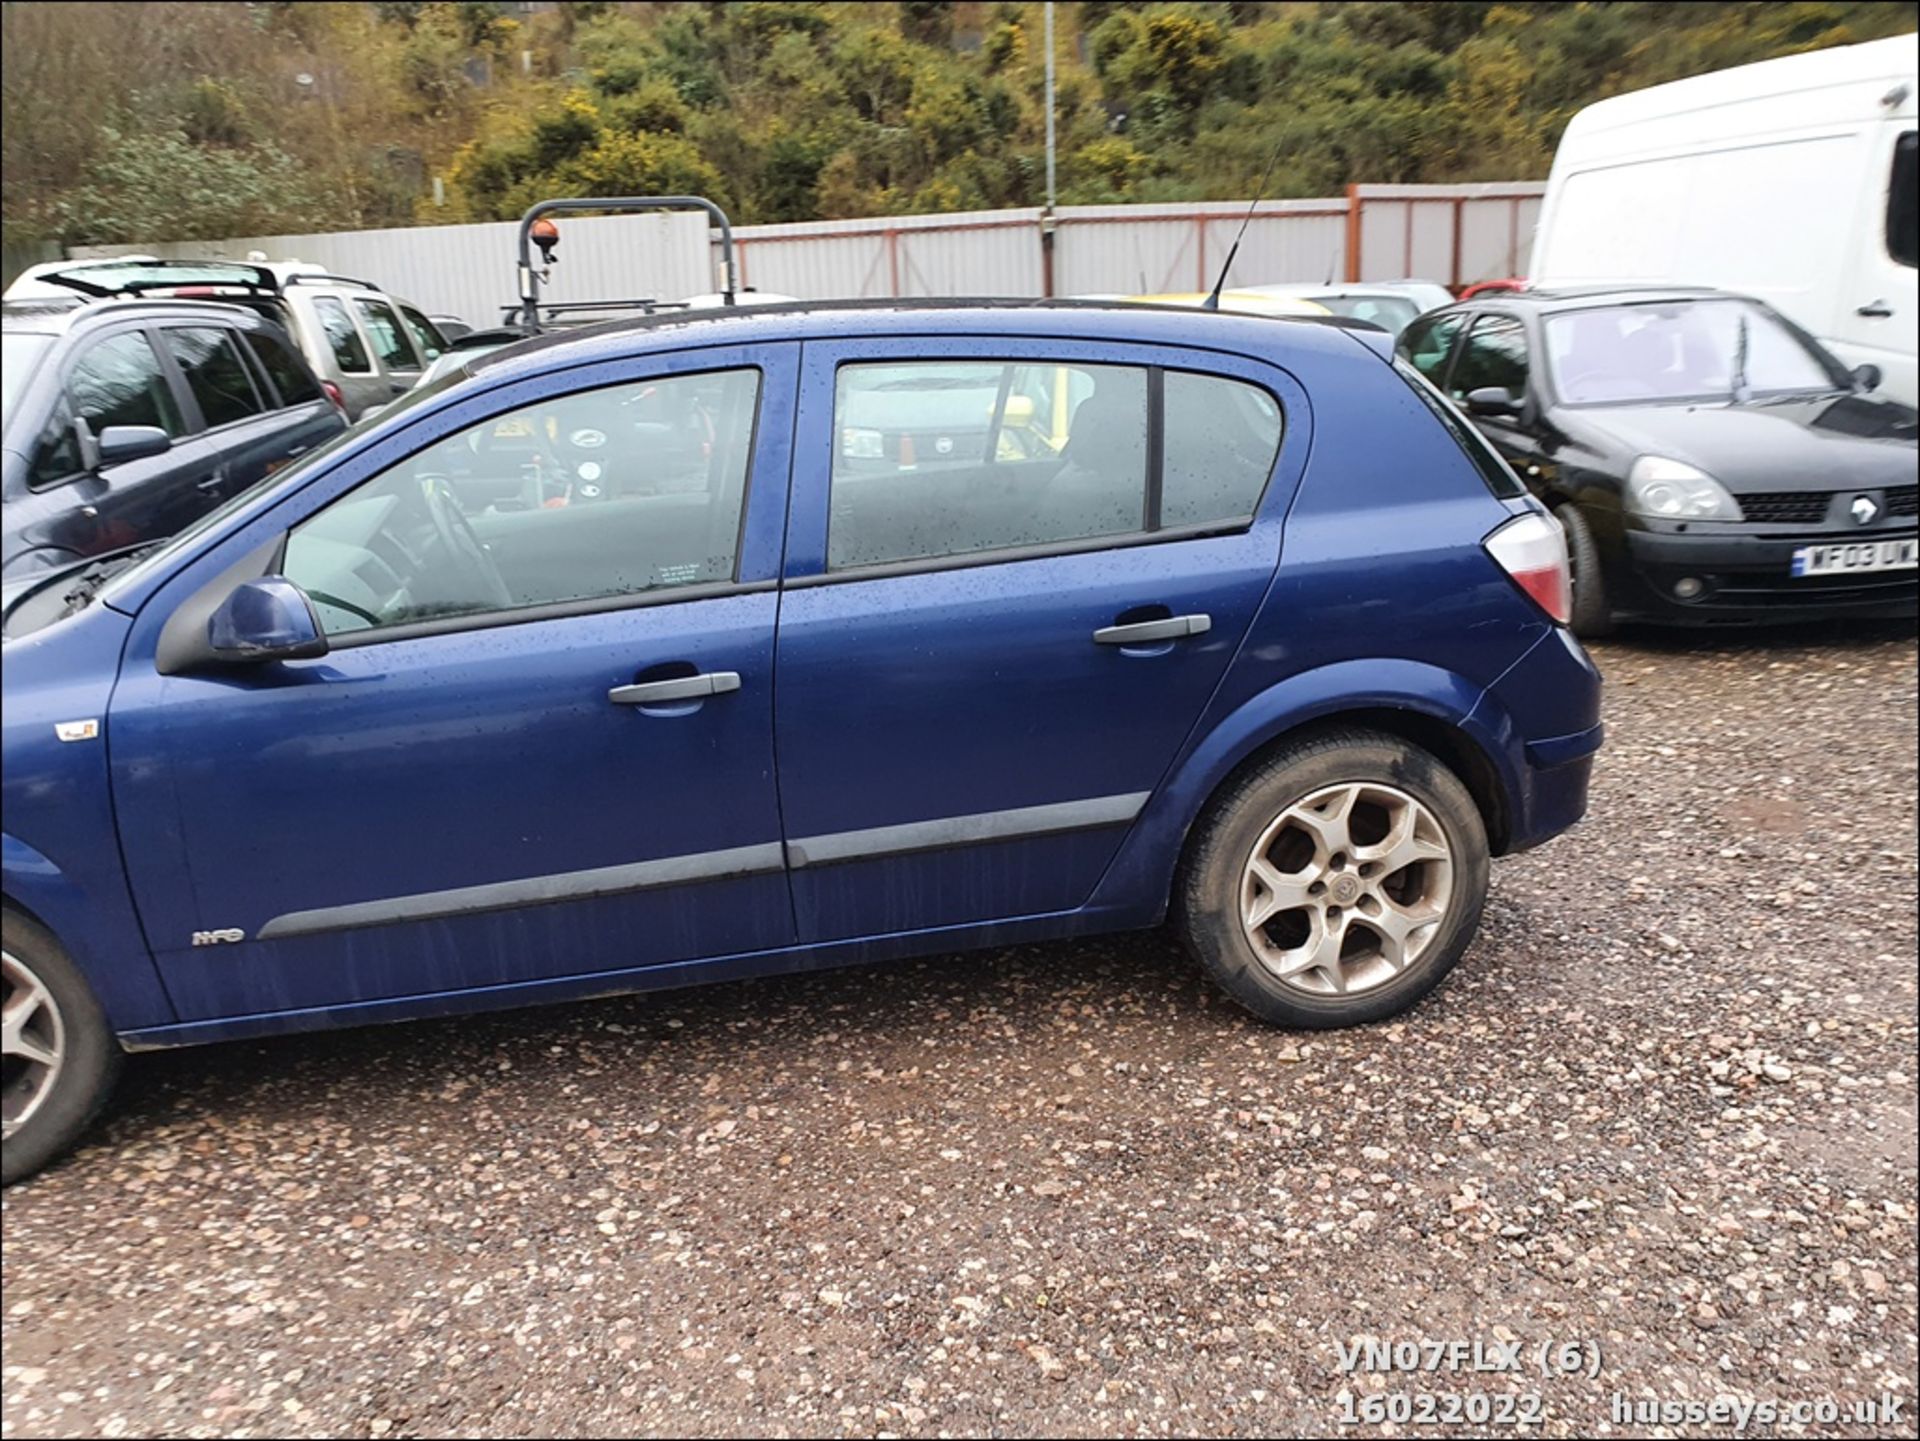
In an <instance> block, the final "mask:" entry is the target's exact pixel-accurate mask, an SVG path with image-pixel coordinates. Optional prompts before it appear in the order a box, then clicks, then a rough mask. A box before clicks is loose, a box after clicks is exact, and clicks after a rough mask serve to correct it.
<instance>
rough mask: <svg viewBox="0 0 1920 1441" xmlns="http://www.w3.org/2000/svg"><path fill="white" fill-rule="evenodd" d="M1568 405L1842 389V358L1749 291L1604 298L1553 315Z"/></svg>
mask: <svg viewBox="0 0 1920 1441" xmlns="http://www.w3.org/2000/svg"><path fill="white" fill-rule="evenodd" d="M1546 337H1547V361H1548V365H1549V367H1550V369H1551V371H1552V376H1553V384H1554V389H1555V390H1556V392H1557V393H1558V394H1559V397H1560V399H1561V401H1562V402H1563V403H1564V404H1567V405H1645V404H1648V403H1654V404H1658V403H1660V402H1663V401H1682V400H1727V399H1731V398H1732V397H1733V396H1734V395H1735V394H1736V393H1739V394H1742V395H1752V396H1765V395H1782V394H1791V393H1796V392H1803V391H1826V390H1841V389H1845V388H1846V387H1847V384H1848V379H1847V376H1846V373H1845V372H1844V371H1843V370H1841V368H1840V366H1839V364H1838V362H1836V361H1834V360H1832V359H1831V358H1830V357H1828V356H1826V355H1825V354H1823V353H1822V352H1821V351H1819V350H1818V349H1816V348H1815V347H1813V346H1812V345H1810V344H1808V343H1807V342H1806V341H1804V340H1802V339H1801V338H1800V337H1799V336H1798V335H1796V334H1795V333H1794V332H1793V331H1792V330H1790V329H1789V328H1788V327H1787V326H1786V325H1785V324H1783V323H1782V322H1781V320H1780V318H1779V317H1778V316H1777V315H1775V314H1774V313H1773V312H1772V311H1770V310H1767V309H1765V308H1763V307H1761V306H1758V305H1754V304H1752V303H1750V302H1748V301H1745V300H1738V299H1726V300H1682V301H1663V302H1660V303H1657V304H1636V305H1608V306H1599V307H1596V308H1594V309H1592V310H1573V311H1568V312H1566V313H1565V314H1562V315H1552V316H1549V317H1547V322H1546Z"/></svg>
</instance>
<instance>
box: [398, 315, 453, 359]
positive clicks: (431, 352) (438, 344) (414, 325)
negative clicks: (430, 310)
mask: <svg viewBox="0 0 1920 1441" xmlns="http://www.w3.org/2000/svg"><path fill="white" fill-rule="evenodd" d="M400 318H401V319H402V320H404V321H406V323H407V329H408V331H409V332H411V333H412V335H413V343H414V345H415V346H416V347H417V348H418V349H419V351H420V354H421V356H422V357H424V358H425V359H427V360H430V361H432V360H438V359H439V358H440V356H441V354H442V353H443V352H444V351H445V350H446V348H447V342H446V338H445V337H444V336H442V335H441V334H440V328H439V327H438V326H436V325H435V324H434V323H433V322H432V321H431V320H429V319H427V317H426V316H424V315H422V314H421V313H420V312H419V311H417V310H415V309H414V308H413V307H412V306H411V305H403V306H401V307H400Z"/></svg>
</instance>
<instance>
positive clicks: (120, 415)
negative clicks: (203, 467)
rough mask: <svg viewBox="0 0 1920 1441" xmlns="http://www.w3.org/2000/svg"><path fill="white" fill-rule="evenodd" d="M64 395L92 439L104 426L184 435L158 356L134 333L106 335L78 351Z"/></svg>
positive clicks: (177, 409)
mask: <svg viewBox="0 0 1920 1441" xmlns="http://www.w3.org/2000/svg"><path fill="white" fill-rule="evenodd" d="M67 393H68V395H69V396H71V397H72V401H73V408H74V410H75V411H77V412H78V413H79V414H80V415H81V416H83V417H85V419H86V422H87V424H88V425H89V426H91V427H92V428H93V433H94V434H95V435H98V434H99V433H100V432H101V431H103V430H105V429H106V428H107V427H108V426H109V425H157V426H159V427H160V428H161V429H162V430H164V431H166V433H167V434H168V435H172V436H180V435H183V434H185V433H186V426H185V425H184V424H182V422H181V419H180V407H179V406H178V405H176V404H175V403H174V399H173V389H172V387H171V386H169V385H168V384H167V377H166V372H165V371H164V370H162V369H161V367H160V357H159V356H158V355H156V354H155V353H154V350H153V344H152V342H151V341H149V340H148V339H147V337H146V336H145V335H144V334H142V333H141V332H139V331H132V332H129V333H127V334H124V335H113V336H109V337H108V338H107V339H105V340H103V341H101V342H100V343H99V344H97V345H94V346H92V347H90V348H89V349H87V350H86V351H85V352H84V353H82V355H81V356H80V359H79V360H78V361H77V362H75V364H74V367H73V371H72V373H71V374H70V375H69V376H68V377H67Z"/></svg>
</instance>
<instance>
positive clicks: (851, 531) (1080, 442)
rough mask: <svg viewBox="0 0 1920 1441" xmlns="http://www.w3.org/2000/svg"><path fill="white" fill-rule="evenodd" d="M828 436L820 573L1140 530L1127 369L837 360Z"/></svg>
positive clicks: (1137, 457)
mask: <svg viewBox="0 0 1920 1441" xmlns="http://www.w3.org/2000/svg"><path fill="white" fill-rule="evenodd" d="M834 436H835V447H834V456H833V475H832V507H833V510H832V516H831V518H830V520H829V523H828V529H827V564H828V568H829V569H830V570H846V569H849V568H853V567H857V566H865V565H880V564H885V563H887V562H889V561H902V560H920V559H925V558H929V557H934V556H948V555H963V554H967V553H970V552H975V551H986V550H1003V549H1010V548H1014V547H1021V546H1033V545H1046V544H1052V543H1056V542H1061V541H1073V540H1088V539H1092V538H1095V537H1099V536H1110V535H1123V534H1127V533H1129V532H1133V531H1140V530H1144V529H1146V525H1147V515H1146V501H1147V439H1148V437H1147V372H1146V370H1145V369H1144V368H1141V367H1138V366H1124V365H1080V364H1074V365H1062V364H1050V363H1045V362H1028V363H1001V362H966V361H958V362H956V361H913V362H907V363H904V364H883V365H847V366H843V367H841V370H840V373H839V377H838V379H837V382H836V386H835V394H834Z"/></svg>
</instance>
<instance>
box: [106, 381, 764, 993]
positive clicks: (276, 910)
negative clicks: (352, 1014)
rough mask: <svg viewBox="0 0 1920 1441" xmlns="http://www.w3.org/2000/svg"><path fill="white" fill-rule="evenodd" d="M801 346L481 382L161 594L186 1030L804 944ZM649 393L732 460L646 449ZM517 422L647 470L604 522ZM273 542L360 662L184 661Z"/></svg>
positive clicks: (121, 769) (158, 748) (154, 793)
mask: <svg viewBox="0 0 1920 1441" xmlns="http://www.w3.org/2000/svg"><path fill="white" fill-rule="evenodd" d="M796 356H797V347H796V346H791V345H787V346H780V345H772V346H756V347H752V348H750V349H749V348H738V347H734V348H716V349H708V350H700V351H695V352H686V353H682V354H677V355H672V356H654V357H647V358H645V359H640V360H623V361H618V362H608V363H606V364H604V365H602V366H599V367H596V368H595V370H594V371H593V372H592V373H591V374H590V375H589V374H581V373H579V372H575V373H573V374H571V375H569V376H567V377H566V378H564V379H563V380H560V381H558V384H559V385H562V386H564V387H565V390H564V393H560V392H557V391H556V378H555V377H553V376H547V375H542V376H537V377H532V378H528V379H526V380H522V381H520V382H518V383H516V384H515V385H514V386H512V387H510V388H508V389H507V390H506V391H504V392H500V391H494V392H485V393H482V394H480V395H477V396H474V397H472V398H471V399H469V400H467V401H464V402H463V403H461V404H460V405H458V406H456V407H454V408H453V409H452V410H451V411H448V412H443V413H440V414H436V415H434V416H432V417H429V418H427V419H426V420H423V421H420V422H418V423H416V424H415V425H414V426H412V427H404V428H401V429H399V430H398V431H397V432H395V433H393V434H391V435H389V436H388V437H386V438H385V439H383V441H382V442H381V443H379V444H377V445H376V446H374V447H373V449H372V450H371V451H369V452H367V453H365V454H363V455H360V456H357V457H355V458H354V459H351V460H348V461H346V462H344V463H343V465H342V469H341V471H340V472H338V473H336V474H332V475H327V476H323V477H322V478H320V479H319V480H317V481H315V482H314V483H313V484H312V485H311V486H309V487H308V490H309V491H311V490H314V489H316V488H317V489H318V490H319V491H320V492H322V494H323V495H324V497H325V498H324V499H320V498H318V497H308V496H306V495H305V494H304V493H296V494H295V495H293V496H291V497H289V498H288V499H287V500H286V501H284V502H282V503H281V505H280V507H279V508H278V509H277V510H276V511H274V512H273V513H272V514H271V515H269V516H265V517H262V518H260V519H259V520H257V521H256V522H254V526H255V529H254V530H253V531H251V532H247V533H244V534H241V535H236V536H234V537H230V538H229V540H228V542H227V546H228V549H227V550H226V551H222V552H217V553H215V554H214V555H212V556H210V557H208V558H207V559H206V561H205V562H204V563H203V564H202V565H201V567H200V569H199V570H198V571H195V572H191V573H189V574H188V575H186V576H182V577H180V578H179V579H178V580H176V581H175V582H174V583H173V584H172V587H171V589H169V590H164V591H162V592H160V593H159V594H157V595H156V596H155V597H154V598H153V599H152V600H150V601H149V602H148V603H147V604H146V605H145V606H144V607H143V608H142V611H141V619H140V624H139V625H138V626H137V627H136V630H135V632H134V634H133V636H132V637H131V639H130V641H129V647H128V651H127V655H126V658H125V660H124V661H123V665H122V670H121V677H120V681H119V684H118V686H117V688H116V690H115V694H114V700H113V707H112V711H111V723H110V733H111V734H112V735H113V737H114V753H113V762H114V767H115V787H116V791H115V796H116V802H117V806H118V811H119V815H120V817H121V839H122V841H123V844H124V849H125V853H126V855H127V858H128V870H129V877H130V880H131V883H132V886H133V890H134V894H135V898H136V902H137V904H138V906H139V909H140V915H141V922H142V925H143V926H144V927H145V929H146V933H147V936H148V938H149V941H150V943H151V945H152V947H153V950H154V955H155V960H156V963H157V964H158V966H159V968H160V970H161V973H162V975H163V976H164V978H165V980H166V984H167V987H168V990H169V993H170V994H171V996H172V998H173V1000H174V1003H175V1005H176V1006H177V1007H178V1008H179V1010H180V1014H181V1018H182V1019H183V1020H195V1019H207V1018H214V1017H224V1016H234V1015H244V1014H250V1013H257V1012H271V1011H287V1010H297V1009H302V1008H311V1007H333V1006H350V1005H355V1004H360V1003H369V1002H377V1001H381V1000H385V999H391V998H396V997H407V996H422V995H432V994H439V993H444V992H451V991H458V990H466V989H471V988H475V987H492V986H515V985H529V984H534V983H538V982H541V981H545V980H552V979H559V978H565V977H570V976H582V975H595V974H601V973H608V972H615V971H623V970H629V969H633V968H638V967H646V966H657V965H668V964H679V963H695V962H699V961H703V960H707V959H710V958H713V957H716V956H721V955H731V954H738V953H748V952H754V951H760V950H765V949H769V948H774V947H778V946H781V945H785V944H789V943H790V942H791V941H792V939H793V935H794V925H793V913H792V906H791V902H790V900H789V897H788V891H787V884H786V878H785V872H784V863H783V856H782V852H781V846H780V840H781V837H780V821H779V812H778V804H777V796H776V794H775V789H774V778H773V645H774V620H775V611H776V606H777V600H778V596H777V591H776V580H777V573H778V565H779V554H780V538H781V531H782V528H783V525H784V520H785V513H786V471H787V459H788V454H789V446H790V440H791V436H792V431H793V386H794V379H795V361H796ZM642 399H644V400H645V401H646V402H647V404H648V405H649V406H650V407H651V408H652V410H653V411H654V412H655V413H657V414H667V415H672V416H678V417H681V418H683V419H684V421H685V423H686V428H687V429H688V430H689V431H693V432H697V433H699V434H700V435H701V436H702V437H703V439H704V441H705V444H704V445H703V446H700V447H695V448H692V449H690V450H688V451H686V452H685V453H684V454H681V455H680V456H679V457H678V459H677V460H676V461H675V462H674V465H675V467H676V468H675V469H674V472H673V474H672V475H666V474H663V472H662V466H663V464H665V462H663V461H662V460H661V459H660V458H659V456H658V455H657V454H640V453H638V450H637V447H636V446H635V445H633V444H631V443H630V442H631V440H632V436H630V435H629V434H628V432H629V431H630V430H632V428H633V422H632V421H631V420H630V416H631V415H632V414H633V411H634V407H635V404H636V402H638V401H640V400H642ZM503 430H507V431H511V432H512V433H513V434H516V435H522V436H547V437H549V438H560V439H564V438H566V437H569V436H572V437H583V436H585V435H588V434H591V435H594V436H597V437H599V444H598V445H596V446H591V447H584V448H583V447H580V446H576V447H575V450H574V452H572V453H571V454H569V455H568V457H567V459H568V461H569V462H570V463H569V465H568V471H569V473H570V474H571V475H572V476H573V477H574V478H575V480H576V481H577V480H581V479H584V478H586V477H585V475H584V474H583V472H586V469H587V467H604V466H606V465H607V464H608V463H609V460H610V458H612V457H614V456H616V455H622V456H625V457H626V458H628V459H629V460H631V461H632V462H633V465H632V466H631V467H630V468H629V472H628V473H627V474H625V475H624V476H623V477H622V479H621V481H620V483H619V484H618V485H617V486H609V485H607V484H604V483H603V484H600V485H599V486H598V491H599V494H598V496H597V498H596V499H594V500H593V501H592V502H591V503H589V502H588V501H587V500H586V499H585V489H584V486H581V485H578V484H575V485H557V484H556V485H552V486H549V487H548V488H549V489H550V490H551V491H552V492H553V493H551V494H548V495H547V496H546V497H545V499H544V500H543V499H541V498H539V497H538V496H537V495H534V496H529V495H524V494H522V493H521V491H522V487H521V484H520V481H521V478H522V475H523V465H524V463H525V456H524V454H523V453H522V452H520V451H511V452H508V451H501V452H495V451H490V450H489V449H488V448H487V447H486V445H485V444H484V442H485V441H486V440H488V439H489V438H491V437H493V436H494V435H495V434H496V433H497V432H500V431H503ZM551 464H552V459H551V457H548V458H546V459H543V461H542V465H543V466H551ZM591 474H592V475H593V476H595V477H597V478H598V480H599V481H600V482H605V481H607V480H608V476H607V475H606V474H605V473H604V470H594V471H592V472H591ZM531 479H532V478H530V479H529V483H531ZM543 483H544V481H543ZM743 497H744V504H743ZM449 505H452V506H454V507H456V509H448V508H447V507H448V506H449ZM281 536H284V537H285V539H284V541H282V540H281V539H279V537H281ZM262 544H265V545H267V546H269V547H271V546H275V545H283V546H284V554H283V558H282V560H281V561H280V563H279V569H280V570H281V572H282V573H284V574H285V575H286V576H287V577H288V578H290V579H291V580H293V581H294V582H295V583H296V584H298V585H300V586H302V588H303V589H304V590H305V591H306V593H307V594H308V596H309V597H310V599H311V600H312V603H313V605H314V608H315V611H316V614H317V615H318V616H319V617H320V620H321V623H322V625H323V627H324V628H325V629H326V630H327V632H328V634H329V636H330V639H331V643H332V649H331V651H330V653H329V654H327V655H325V656H323V657H321V658H318V659H314V660H302V661H285V662H276V663H271V664H265V665H259V666H254V667H238V668H227V669H222V670H214V671H195V670H185V671H180V670H173V669H170V668H169V666H168V665H167V664H166V663H165V662H164V660H163V659H162V657H163V656H164V655H165V654H166V649H165V647H164V646H163V645H162V644H161V641H160V639H159V635H158V634H156V631H158V630H159V628H160V627H162V626H164V625H169V624H172V625H178V626H181V627H191V626H193V625H194V624H195V623H196V621H197V624H198V625H199V626H200V627H202V628H204V626H205V624H206V622H205V619H204V612H203V611H202V612H196V611H193V610H192V609H190V608H189V609H186V610H183V609H182V608H183V607H184V606H187V603H188V602H189V601H190V600H192V598H193V597H194V596H195V595H196V594H198V593H199V589H200V587H201V586H202V585H204V584H206V583H207V582H208V581H211V580H214V579H215V578H216V577H217V576H218V575H219V574H220V573H221V572H223V571H225V570H226V569H227V567H229V566H231V565H232V564H233V559H234V554H233V553H234V552H238V553H239V554H242V555H244V554H246V553H247V552H248V551H249V550H250V549H254V548H257V547H258V546H260V545H262ZM170 616H184V617H185V618H184V619H180V620H177V621H176V620H170V619H168V617H170ZM159 633H160V634H164V632H163V631H160V632H159Z"/></svg>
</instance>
